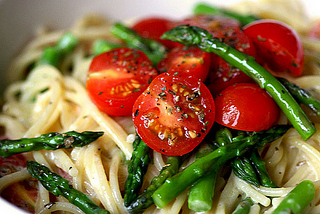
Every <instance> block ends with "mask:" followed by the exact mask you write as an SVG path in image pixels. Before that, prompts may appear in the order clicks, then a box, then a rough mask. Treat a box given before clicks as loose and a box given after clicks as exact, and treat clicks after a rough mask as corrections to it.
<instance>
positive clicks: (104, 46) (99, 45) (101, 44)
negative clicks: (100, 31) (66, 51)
mask: <svg viewBox="0 0 320 214" xmlns="http://www.w3.org/2000/svg"><path fill="white" fill-rule="evenodd" d="M120 47H122V45H121V44H118V43H114V42H110V41H107V40H104V39H98V40H96V41H95V42H94V43H93V46H92V49H93V53H94V54H95V55H99V54H102V53H104V52H107V51H110V50H112V49H115V48H120Z"/></svg>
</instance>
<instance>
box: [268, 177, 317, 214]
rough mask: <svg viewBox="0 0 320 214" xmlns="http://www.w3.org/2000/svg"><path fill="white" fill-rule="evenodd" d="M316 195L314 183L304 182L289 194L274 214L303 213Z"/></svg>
mask: <svg viewBox="0 0 320 214" xmlns="http://www.w3.org/2000/svg"><path fill="white" fill-rule="evenodd" d="M314 195H315V187H314V184H313V182H312V181H310V180H304V181H302V182H300V183H299V184H298V185H297V186H296V187H295V188H294V189H293V190H292V191H291V192H289V193H288V195H287V196H286V197H285V198H284V199H283V200H282V202H281V203H280V204H279V206H278V207H277V208H276V209H275V210H274V211H273V214H285V213H288V214H290V213H293V214H300V213H303V211H304V210H305V209H306V208H307V207H308V206H309V204H310V202H311V201H312V199H313V198H314Z"/></svg>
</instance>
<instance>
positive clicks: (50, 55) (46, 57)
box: [37, 32, 79, 67]
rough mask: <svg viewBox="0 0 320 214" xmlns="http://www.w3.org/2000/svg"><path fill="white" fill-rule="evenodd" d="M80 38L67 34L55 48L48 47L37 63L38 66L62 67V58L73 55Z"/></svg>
mask: <svg viewBox="0 0 320 214" xmlns="http://www.w3.org/2000/svg"><path fill="white" fill-rule="evenodd" d="M78 42H79V41H78V38H77V37H76V36H75V35H74V34H72V33H70V32H67V33H65V34H64V35H63V36H62V37H61V38H60V40H59V41H58V42H57V44H56V45H55V46H54V47H47V48H46V49H45V50H44V51H43V54H42V56H41V59H40V60H39V61H38V62H37V64H38V65H43V64H49V65H53V66H55V67H58V66H59V65H60V62H61V60H62V58H63V57H64V56H65V55H67V54H68V53H71V52H72V51H73V50H74V48H75V47H76V46H77V45H78Z"/></svg>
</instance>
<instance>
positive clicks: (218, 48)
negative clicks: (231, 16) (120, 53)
mask: <svg viewBox="0 0 320 214" xmlns="http://www.w3.org/2000/svg"><path fill="white" fill-rule="evenodd" d="M162 39H167V40H171V41H174V42H179V43H182V44H183V45H186V46H190V45H195V46H197V47H199V48H200V49H201V50H203V51H205V52H209V53H211V52H212V53H215V54H216V55H218V56H220V57H221V58H223V59H224V60H225V61H226V62H228V63H229V64H230V65H232V66H234V67H237V68H239V69H240V70H241V71H242V72H244V73H245V74H246V75H248V76H249V77H251V78H252V79H254V80H255V81H256V82H257V83H258V84H259V86H260V87H261V88H263V89H265V90H266V91H267V92H268V93H269V94H270V95H271V96H272V97H273V99H274V100H275V101H276V103H277V104H278V105H279V107H280V108H281V109H282V111H283V112H284V114H285V115H286V116H287V118H288V119H289V121H290V122H291V123H292V125H293V126H294V127H295V129H296V130H297V131H298V132H299V134H300V135H301V137H302V138H303V139H304V140H307V139H309V138H310V137H311V136H312V135H313V134H314V133H315V131H316V130H315V127H314V125H313V124H312V123H311V121H310V120H309V118H308V117H307V115H306V114H305V112H304V111H303V110H302V109H301V107H300V106H299V104H298V103H297V102H296V101H295V100H294V98H293V97H292V96H291V94H290V93H289V92H288V90H287V89H286V88H285V87H284V86H283V85H282V84H281V83H280V82H279V81H278V80H277V79H276V78H275V77H274V76H273V75H272V74H271V73H269V72H268V71H267V70H266V69H264V68H263V67H262V66H260V65H259V64H258V63H257V62H256V61H255V58H254V57H252V56H249V55H246V54H244V53H242V52H239V51H237V50H235V49H234V48H232V47H230V46H228V45H226V44H224V43H222V42H221V41H219V40H218V39H216V38H214V37H213V36H212V35H211V34H210V33H209V32H208V31H206V30H204V29H201V28H199V27H196V26H188V25H181V26H178V27H175V28H173V29H171V30H169V31H167V32H166V33H164V34H163V35H162Z"/></svg>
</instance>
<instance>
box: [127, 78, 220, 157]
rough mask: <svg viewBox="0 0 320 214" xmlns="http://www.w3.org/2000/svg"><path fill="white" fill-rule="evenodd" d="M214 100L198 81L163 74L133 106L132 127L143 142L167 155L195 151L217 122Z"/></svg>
mask: <svg viewBox="0 0 320 214" xmlns="http://www.w3.org/2000/svg"><path fill="white" fill-rule="evenodd" d="M214 116H215V106H214V100H213V97H212V95H211V94H210V91H209V90H208V89H207V87H206V86H205V85H204V84H203V83H202V82H200V81H198V79H196V78H195V77H192V76H190V75H185V74H183V73H182V72H180V73H179V72H178V73H169V72H166V73H162V74H160V75H159V76H158V77H156V78H155V79H154V80H153V81H152V83H151V84H150V85H149V87H148V88H147V90H145V91H144V92H143V93H142V94H141V95H140V96H139V97H138V99H137V101H136V102H135V104H134V106H133V113H132V117H133V123H134V125H135V127H136V130H137V133H138V134H139V136H140V137H141V139H142V140H143V141H144V142H145V143H146V144H147V145H148V146H150V147H151V148H152V149H154V150H155V151H157V152H160V153H163V154H166V155H183V154H186V153H188V152H190V151H192V150H193V149H194V148H195V147H196V146H197V145H198V144H199V143H200V142H201V141H202V140H203V138H204V137H205V135H206V134H207V133H208V131H209V130H210V128H211V126H212V125H213V122H214Z"/></svg>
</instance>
